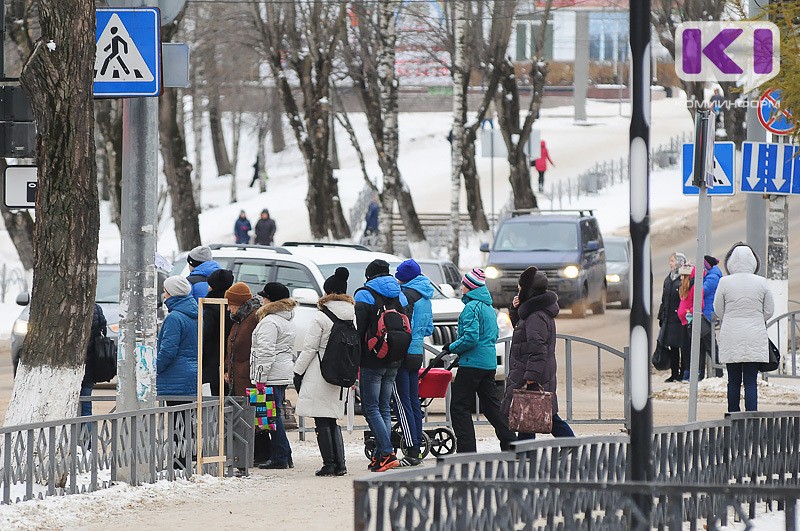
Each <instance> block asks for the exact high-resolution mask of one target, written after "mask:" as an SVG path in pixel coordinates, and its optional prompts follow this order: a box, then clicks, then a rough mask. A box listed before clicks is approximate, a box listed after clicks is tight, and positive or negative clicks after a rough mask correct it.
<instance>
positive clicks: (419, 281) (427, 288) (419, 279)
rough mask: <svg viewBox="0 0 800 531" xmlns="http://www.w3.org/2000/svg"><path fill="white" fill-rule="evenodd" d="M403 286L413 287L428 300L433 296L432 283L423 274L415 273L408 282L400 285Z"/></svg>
mask: <svg viewBox="0 0 800 531" xmlns="http://www.w3.org/2000/svg"><path fill="white" fill-rule="evenodd" d="M402 287H403V288H407V289H413V290H414V291H416V292H419V294H420V295H422V296H423V297H424V298H426V299H428V300H430V299H431V298H433V284H431V281H430V279H429V278H428V277H426V276H425V275H417V276H416V277H414V278H412V279H411V280H409V281H408V282H406V283H405V284H403V285H402Z"/></svg>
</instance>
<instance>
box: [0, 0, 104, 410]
mask: <svg viewBox="0 0 800 531" xmlns="http://www.w3.org/2000/svg"><path fill="white" fill-rule="evenodd" d="M38 19H39V24H40V25H41V37H40V38H39V39H38V40H37V41H36V44H35V45H34V46H33V47H32V53H31V56H30V58H29V59H28V61H27V63H26V64H25V66H24V68H23V71H22V77H21V82H22V85H23V87H24V88H25V90H26V91H27V93H28V95H29V96H30V98H31V103H32V106H33V110H34V116H35V120H36V126H37V131H38V153H37V154H38V157H37V158H38V170H39V190H40V192H39V194H37V201H36V228H35V235H34V275H33V295H32V297H31V307H30V308H31V309H30V320H29V328H28V334H27V335H26V337H25V342H24V344H23V355H22V358H21V360H20V365H19V369H18V371H17V376H16V379H15V380H14V391H13V394H12V397H11V402H10V404H9V406H8V412H7V414H6V419H5V423H6V425H15V424H26V423H30V422H39V421H43V420H50V419H56V418H64V417H67V416H68V415H73V414H74V413H75V411H76V409H77V405H78V393H79V390H80V382H81V379H82V378H83V369H84V363H85V355H86V346H87V343H88V339H89V332H90V329H91V322H92V314H93V308H94V299H95V286H96V281H97V245H98V239H99V228H100V213H99V206H98V197H97V179H96V173H95V161H94V138H93V136H94V135H93V132H94V113H93V102H92V83H93V78H94V72H93V69H94V59H95V42H94V36H95V6H94V1H92V0H90V1H88V2H87V1H86V0H39V2H38ZM50 43H52V44H51V46H50V47H48V46H47V44H50ZM53 45H54V46H53ZM65 73H68V74H69V75H65Z"/></svg>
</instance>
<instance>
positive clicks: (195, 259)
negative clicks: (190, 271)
mask: <svg viewBox="0 0 800 531" xmlns="http://www.w3.org/2000/svg"><path fill="white" fill-rule="evenodd" d="M209 260H213V257H212V256H211V249H210V248H209V247H208V246H207V245H198V246H197V247H195V248H194V249H192V250H191V251H189V256H187V257H186V261H187V262H189V265H190V266H192V267H197V266H199V265H200V264H202V263H203V262H208V261H209Z"/></svg>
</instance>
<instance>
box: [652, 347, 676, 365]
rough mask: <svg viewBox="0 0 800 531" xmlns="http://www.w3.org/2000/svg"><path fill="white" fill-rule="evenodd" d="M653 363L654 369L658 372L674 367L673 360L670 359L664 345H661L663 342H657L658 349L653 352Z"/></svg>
mask: <svg viewBox="0 0 800 531" xmlns="http://www.w3.org/2000/svg"><path fill="white" fill-rule="evenodd" d="M652 361H653V367H655V368H656V370H657V371H666V370H667V369H669V368H670V367H671V366H672V360H671V359H670V356H669V353H667V352H666V350H665V349H664V345H662V344H661V341H657V342H656V349H655V350H654V351H653V359H652Z"/></svg>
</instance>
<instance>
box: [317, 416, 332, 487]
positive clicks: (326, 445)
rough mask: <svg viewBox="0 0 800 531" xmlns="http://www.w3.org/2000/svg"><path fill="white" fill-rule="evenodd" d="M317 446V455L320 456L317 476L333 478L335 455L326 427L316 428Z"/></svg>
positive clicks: (329, 433) (329, 432)
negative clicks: (320, 466)
mask: <svg viewBox="0 0 800 531" xmlns="http://www.w3.org/2000/svg"><path fill="white" fill-rule="evenodd" d="M316 432H317V444H318V445H319V453H320V454H322V468H320V469H319V470H317V472H316V475H317V476H333V475H334V474H335V472H336V470H335V466H334V464H335V462H336V454H335V453H334V442H333V438H332V437H331V435H332V434H331V430H330V428H328V427H327V426H325V427H322V428H317V429H316Z"/></svg>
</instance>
